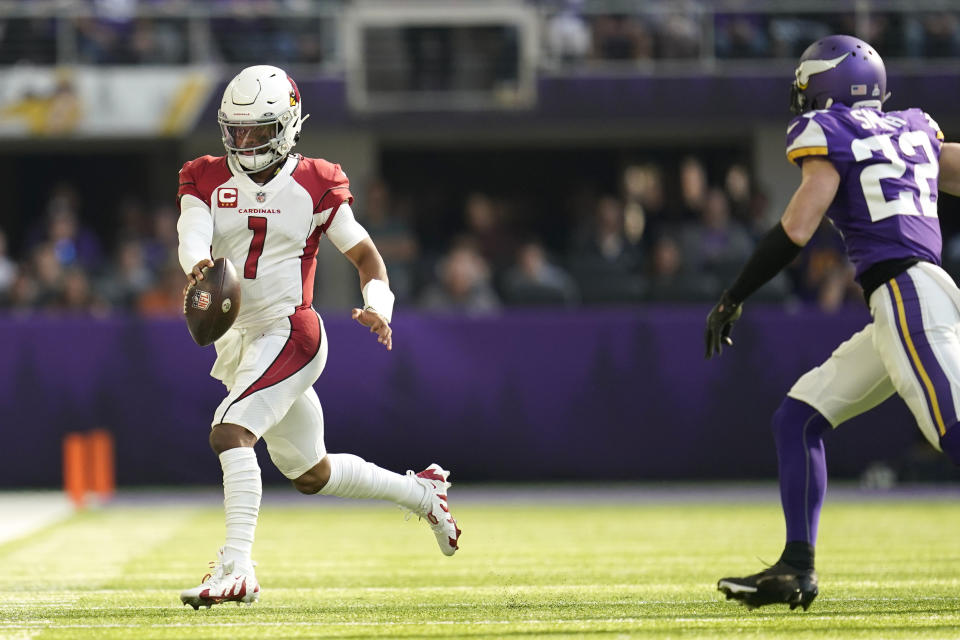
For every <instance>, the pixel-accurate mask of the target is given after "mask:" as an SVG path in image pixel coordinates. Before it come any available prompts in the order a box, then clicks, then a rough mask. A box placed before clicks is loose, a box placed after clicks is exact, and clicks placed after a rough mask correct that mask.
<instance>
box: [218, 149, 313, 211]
mask: <svg viewBox="0 0 960 640" xmlns="http://www.w3.org/2000/svg"><path fill="white" fill-rule="evenodd" d="M227 162H228V163H231V164H230V170H231V172H232V173H233V177H234V179H235V180H236V181H237V187H238V188H239V189H240V190H241V191H243V192H244V193H246V194H248V195H250V196H251V197H253V198H254V199H256V201H257V203H258V204H263V203H265V202H268V201H269V200H270V198H272V197H273V196H274V195H275V194H277V193H279V192H280V191H281V190H282V189H283V188H284V187H285V186H287V183H288V182H290V179H291V176H292V175H293V171H294V169H296V168H297V165H298V164H300V155H299V154H293V153H291V154H290V155H288V156H287V158H286V160H284V161H283V165H282V166H281V167H280V171H278V172H277V175H275V176H274V177H273V179H271V180H270V181H269V182H267V183H266V184H257V183H256V182H254V181H253V180H251V179H250V176H249V175H247V174H246V173H244V172H242V171H238V170H237V167H236V165H235V164H232V163H233V162H235V160H234V159H233V158H232V157H228V158H227Z"/></svg>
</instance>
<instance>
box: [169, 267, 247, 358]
mask: <svg viewBox="0 0 960 640" xmlns="http://www.w3.org/2000/svg"><path fill="white" fill-rule="evenodd" d="M239 311H240V279H239V278H238V277H237V269H236V268H235V267H234V266H233V263H232V262H230V261H229V260H227V259H226V258H217V259H216V260H214V261H213V266H212V267H206V268H205V269H204V270H203V280H198V281H197V284H195V285H193V286H191V287H189V288H188V289H187V294H186V296H185V297H184V300H183V315H184V317H186V319H187V328H188V329H189V330H190V335H191V336H192V337H193V340H194V342H196V343H197V344H198V345H200V346H201V347H205V346H207V345H208V344H210V343H211V342H213V341H215V340H217V339H219V338H220V337H221V336H222V335H223V334H225V333H226V332H227V330H228V329H229V328H230V327H231V326H232V325H233V321H234V320H236V319H237V313H238V312H239Z"/></svg>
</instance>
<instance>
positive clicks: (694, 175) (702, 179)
mask: <svg viewBox="0 0 960 640" xmlns="http://www.w3.org/2000/svg"><path fill="white" fill-rule="evenodd" d="M706 198H707V170H706V168H704V166H703V162H701V161H700V159H699V158H695V157H693V156H687V157H686V158H684V159H683V160H682V161H681V162H680V201H681V206H682V217H683V219H684V220H685V221H690V220H696V219H698V218H700V216H701V213H702V211H703V207H704V204H705V202H706Z"/></svg>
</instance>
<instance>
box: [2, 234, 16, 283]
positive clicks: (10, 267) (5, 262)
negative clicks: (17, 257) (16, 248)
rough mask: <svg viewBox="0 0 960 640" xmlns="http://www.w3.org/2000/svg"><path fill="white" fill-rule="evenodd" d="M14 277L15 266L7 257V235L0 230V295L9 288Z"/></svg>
mask: <svg viewBox="0 0 960 640" xmlns="http://www.w3.org/2000/svg"><path fill="white" fill-rule="evenodd" d="M16 275H17V265H16V264H15V263H14V261H13V260H11V259H10V256H9V255H7V234H6V233H4V231H3V229H0V295H3V294H4V293H5V292H6V291H7V290H8V289H9V288H10V285H12V284H13V279H14V277H15V276H16Z"/></svg>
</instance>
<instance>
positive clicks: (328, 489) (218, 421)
mask: <svg viewBox="0 0 960 640" xmlns="http://www.w3.org/2000/svg"><path fill="white" fill-rule="evenodd" d="M218 119H219V122H220V130H221V133H222V136H223V145H224V148H225V149H226V155H225V156H219V157H212V156H203V157H201V158H197V159H195V160H191V161H190V162H187V163H186V164H185V165H184V166H183V169H181V171H180V187H179V191H178V197H179V202H180V219H179V222H178V225H177V229H178V231H179V238H180V244H179V258H180V264H181V266H182V267H183V270H184V272H185V273H186V274H187V279H188V281H189V282H190V283H191V284H194V283H195V282H196V281H197V280H199V279H202V278H203V271H202V270H203V268H204V267H206V266H212V264H213V262H212V261H211V257H212V256H215V257H220V256H225V257H227V258H229V259H230V260H231V261H232V262H233V263H234V264H235V265H237V268H238V270H239V271H242V278H241V280H242V285H241V286H242V293H243V296H242V300H243V303H242V305H241V308H240V312H239V314H238V316H237V319H236V321H235V323H234V325H233V326H232V327H231V329H230V330H229V331H228V332H227V333H226V334H225V335H224V336H223V337H222V338H220V339H219V340H217V341H216V343H215V346H216V350H217V359H216V362H215V363H214V365H213V369H212V371H211V375H212V376H213V377H215V378H217V379H219V380H221V381H223V383H224V385H226V387H227V395H226V397H225V398H224V400H223V402H221V403H220V406H219V407H218V408H217V410H216V411H215V412H214V416H213V422H212V430H211V431H210V446H211V447H212V448H213V450H214V451H215V452H216V453H217V455H218V456H219V458H220V465H221V466H222V468H223V490H224V507H225V509H226V540H225V542H224V544H223V548H222V549H221V551H220V557H219V560H218V562H217V563H216V564H215V567H214V570H213V572H212V575H209V576H208V577H206V578H205V579H204V580H203V581H202V584H200V585H199V586H196V587H193V588H191V589H187V590H185V591H183V592H182V593H181V594H180V599H181V600H182V601H183V602H184V604H189V605H192V606H193V607H194V608H199V607H200V606H201V605H206V606H208V607H209V606H211V605H213V604H218V603H220V602H227V601H237V602H247V603H250V602H254V601H256V600H257V599H258V597H259V594H260V586H259V584H258V583H257V579H256V576H255V574H254V568H253V567H254V563H253V562H252V561H251V558H250V552H251V547H252V545H253V539H254V530H255V529H256V526H257V516H258V514H259V510H260V497H261V481H260V467H259V466H258V465H257V458H256V456H255V454H254V450H253V446H254V444H255V443H256V442H257V440H259V439H260V438H263V439H264V440H265V441H266V445H267V450H268V451H269V453H270V458H271V460H272V461H273V463H274V464H275V465H276V466H277V468H278V469H279V470H280V471H281V472H282V473H283V474H284V475H285V476H286V477H287V478H289V479H290V480H291V481H292V482H293V486H294V487H296V489H297V490H298V491H301V492H302V493H306V494H314V493H322V494H326V495H334V496H342V497H345V498H377V499H382V500H389V501H392V502H394V503H396V504H399V505H401V506H402V507H404V508H406V509H408V510H409V511H411V512H412V513H414V514H416V515H417V516H419V517H421V518H424V519H426V520H427V521H428V523H429V524H430V526H431V528H432V529H433V533H434V534H435V536H436V539H437V542H438V543H439V545H440V550H441V551H442V552H443V553H444V554H445V555H448V556H449V555H453V554H454V552H455V551H456V550H457V539H458V537H459V536H460V530H459V529H458V528H457V523H456V521H455V520H454V519H453V516H452V515H451V514H450V511H449V508H448V506H447V488H448V487H449V486H450V483H449V482H448V481H447V478H448V476H449V472H448V471H445V470H444V469H442V468H441V467H440V466H439V465H437V464H431V465H430V466H429V467H427V468H426V469H425V470H424V471H421V472H420V473H417V474H414V473H413V472H412V471H408V472H407V474H406V475H400V474H397V473H393V472H391V471H387V470H385V469H381V468H380V467H377V466H376V465H374V464H371V463H369V462H366V461H364V460H362V459H361V458H359V457H357V456H354V455H350V454H333V453H329V454H328V453H327V452H326V449H325V447H324V440H323V413H322V411H321V407H320V401H319V399H318V398H317V394H316V392H315V391H314V390H313V383H314V382H315V381H316V380H317V378H318V376H319V375H320V373H321V372H322V371H323V367H324V364H325V363H326V359H327V339H326V335H325V333H324V329H323V321H322V320H321V319H320V316H319V315H318V314H317V312H316V311H314V309H313V307H312V306H311V302H312V297H313V278H314V271H315V267H316V255H317V248H318V244H319V242H320V238H321V236H324V235H325V236H326V237H327V238H328V239H329V240H330V241H331V242H332V243H333V244H334V245H335V246H336V247H337V249H339V250H340V251H341V252H342V253H343V254H344V255H345V256H346V257H347V259H348V260H350V262H352V263H353V265H354V266H355V267H356V269H357V272H358V274H359V277H360V287H361V291H362V294H363V301H364V307H363V309H354V310H353V312H352V315H353V318H354V319H355V320H356V321H357V322H358V323H360V324H361V325H363V326H365V327H368V328H369V330H370V331H371V332H372V333H373V334H374V335H375V336H376V338H377V341H378V342H380V343H381V344H382V345H384V347H385V348H386V349H388V350H389V349H392V346H393V335H392V330H391V328H390V319H391V314H392V311H393V303H394V296H393V294H392V293H391V291H390V287H389V285H388V281H387V270H386V267H385V266H384V263H383V260H382V258H381V257H380V253H379V252H378V251H377V248H376V247H375V246H374V244H373V242H372V241H371V240H370V237H369V235H368V234H367V232H366V231H365V230H364V228H363V227H362V226H360V224H358V223H357V221H356V220H355V219H354V216H353V212H352V211H351V209H350V203H351V202H352V200H353V196H352V195H351V193H350V185H349V182H348V180H347V177H346V175H345V174H344V173H343V171H342V170H341V169H340V166H339V165H336V164H332V163H330V162H327V161H326V160H321V159H315V158H306V157H303V156H301V155H299V154H296V153H293V148H294V145H296V143H297V141H298V139H299V138H300V128H301V125H302V124H303V121H304V120H306V116H301V102H300V92H299V90H298V89H297V86H296V84H295V83H294V82H293V80H292V79H291V78H289V77H288V76H287V74H286V73H285V72H284V71H283V70H281V69H278V68H276V67H271V66H263V65H261V66H254V67H249V68H247V69H244V70H243V71H241V72H240V73H239V74H238V75H237V76H236V77H235V78H233V80H231V81H230V83H229V84H228V85H227V88H226V90H225V91H224V94H223V101H222V103H221V106H220V111H219V114H218Z"/></svg>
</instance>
